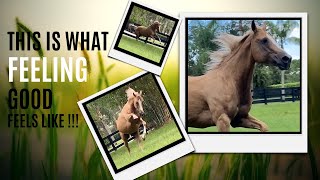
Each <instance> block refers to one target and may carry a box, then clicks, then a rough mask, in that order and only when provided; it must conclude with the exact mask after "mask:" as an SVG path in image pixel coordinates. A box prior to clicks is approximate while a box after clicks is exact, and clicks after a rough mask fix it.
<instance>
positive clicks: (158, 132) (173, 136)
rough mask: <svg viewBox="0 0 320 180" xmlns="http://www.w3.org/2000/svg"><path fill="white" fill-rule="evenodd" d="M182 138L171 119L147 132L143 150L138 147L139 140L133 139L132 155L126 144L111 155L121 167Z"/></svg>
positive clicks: (131, 142)
mask: <svg viewBox="0 0 320 180" xmlns="http://www.w3.org/2000/svg"><path fill="white" fill-rule="evenodd" d="M181 138H182V136H181V135H180V132H179V130H178V128H177V126H176V124H175V122H174V121H173V120H171V121H170V122H168V123H165V124H164V125H163V126H161V127H159V128H157V129H155V130H152V131H150V132H149V133H148V134H147V137H146V140H145V141H143V142H142V144H143V151H141V150H140V148H139V147H138V145H137V141H135V140H133V141H130V142H129V146H130V149H131V153H130V155H129V153H128V151H127V149H126V148H125V146H121V147H119V148H118V149H117V151H112V152H111V153H110V155H111V157H112V160H113V162H114V163H115V165H116V167H117V168H118V169H119V168H121V167H124V166H125V165H128V164H130V163H132V162H134V161H136V160H138V159H141V158H143V157H145V156H147V155H149V154H151V153H153V152H155V151H157V150H159V149H161V148H163V147H165V146H167V145H169V144H171V143H173V142H175V141H177V140H179V139H181ZM120 143H122V142H120Z"/></svg>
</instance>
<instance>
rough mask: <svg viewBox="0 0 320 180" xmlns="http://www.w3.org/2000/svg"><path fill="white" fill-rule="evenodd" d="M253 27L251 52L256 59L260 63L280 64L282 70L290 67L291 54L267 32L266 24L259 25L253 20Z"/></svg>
mask: <svg viewBox="0 0 320 180" xmlns="http://www.w3.org/2000/svg"><path fill="white" fill-rule="evenodd" d="M251 29H252V31H253V38H252V41H251V52H252V56H253V58H254V60H255V61H256V62H258V63H264V64H269V65H274V66H278V68H279V69H281V70H287V69H289V67H290V63H291V59H292V58H291V56H290V55H289V54H288V53H286V52H285V51H284V50H283V49H282V48H280V47H279V46H278V44H277V43H276V41H275V40H274V39H273V38H272V37H271V36H270V35H269V34H268V33H267V31H266V24H263V26H262V27H258V26H256V24H255V22H254V21H252V24H251Z"/></svg>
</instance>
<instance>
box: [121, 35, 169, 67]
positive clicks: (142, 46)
mask: <svg viewBox="0 0 320 180" xmlns="http://www.w3.org/2000/svg"><path fill="white" fill-rule="evenodd" d="M143 38H144V37H141V39H143ZM150 40H151V38H149V41H150ZM151 41H152V40H151ZM155 43H160V42H159V41H157V40H156V41H155ZM118 47H119V48H121V49H124V50H126V51H129V52H131V53H134V54H136V55H138V56H141V57H144V58H146V59H149V60H151V61H154V62H156V63H159V62H160V60H161V57H162V55H163V52H164V49H163V48H161V47H158V46H155V45H152V44H149V43H144V41H140V40H136V39H135V38H133V37H130V36H128V35H125V34H122V36H121V39H120V42H119V45H118Z"/></svg>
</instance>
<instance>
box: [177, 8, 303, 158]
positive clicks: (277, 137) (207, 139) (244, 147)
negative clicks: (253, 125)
mask: <svg viewBox="0 0 320 180" xmlns="http://www.w3.org/2000/svg"><path fill="white" fill-rule="evenodd" d="M180 17H181V18H182V24H181V28H180V118H181V120H182V123H183V124H184V126H185V128H186V129H187V126H186V120H187V119H186V106H187V102H186V92H187V89H186V81H187V79H186V61H185V60H186V49H185V46H186V44H185V43H186V42H185V40H186V37H185V35H186V27H185V26H186V22H185V21H186V19H188V18H199V19H201V18H203V19H205V18H211V19H223V18H226V19H227V18H232V19H236V18H239V19H240V18H255V19H257V18H261V19H264V18H300V19H301V27H300V28H301V31H300V32H301V40H302V41H301V47H300V49H301V54H300V57H301V59H300V61H301V68H302V71H301V72H302V74H301V100H300V101H301V105H300V107H301V108H300V113H301V115H300V118H301V119H300V122H301V124H300V130H301V131H300V132H299V134H297V133H292V134H281V133H261V134H260V133H255V134H252V133H251V134H248V133H246V134H244V133H240V132H239V133H214V134H212V133H208V134H191V133H188V135H189V137H190V139H191V141H192V143H193V145H194V147H195V153H307V152H308V142H307V141H308V140H307V138H308V126H307V123H308V109H307V105H308V96H307V87H308V82H307V74H308V73H307V72H308V69H307V60H308V55H307V49H308V48H307V45H308V44H307V38H308V37H307V13H181V14H180Z"/></svg>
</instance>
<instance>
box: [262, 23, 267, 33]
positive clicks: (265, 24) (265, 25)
mask: <svg viewBox="0 0 320 180" xmlns="http://www.w3.org/2000/svg"><path fill="white" fill-rule="evenodd" d="M262 29H263V30H264V31H266V30H267V22H266V21H265V22H263V25H262Z"/></svg>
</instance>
